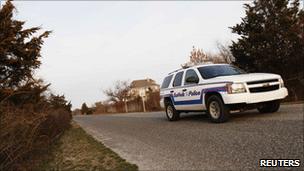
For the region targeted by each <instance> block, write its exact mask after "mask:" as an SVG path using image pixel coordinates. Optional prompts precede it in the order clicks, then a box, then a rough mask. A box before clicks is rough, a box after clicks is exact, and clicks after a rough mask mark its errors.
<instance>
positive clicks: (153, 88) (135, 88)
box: [129, 78, 159, 97]
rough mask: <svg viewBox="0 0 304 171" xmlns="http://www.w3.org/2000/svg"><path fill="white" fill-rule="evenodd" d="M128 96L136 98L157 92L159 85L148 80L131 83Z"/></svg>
mask: <svg viewBox="0 0 304 171" xmlns="http://www.w3.org/2000/svg"><path fill="white" fill-rule="evenodd" d="M129 92H130V96H131V97H137V96H141V95H143V94H146V93H148V92H159V85H158V84H156V82H155V81H154V80H152V79H150V78H147V79H143V80H134V81H132V82H131V89H130V91H129Z"/></svg>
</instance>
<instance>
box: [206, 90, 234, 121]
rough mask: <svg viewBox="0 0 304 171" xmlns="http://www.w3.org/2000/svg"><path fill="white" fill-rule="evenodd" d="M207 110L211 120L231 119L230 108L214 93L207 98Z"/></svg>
mask: <svg viewBox="0 0 304 171" xmlns="http://www.w3.org/2000/svg"><path fill="white" fill-rule="evenodd" d="M207 109H208V110H207V111H208V115H209V117H210V120H211V121H212V122H215V123H222V122H226V121H227V120H228V119H229V114H230V111H229V108H228V107H227V106H226V105H225V104H224V102H223V101H222V99H221V98H220V97H219V96H217V95H212V96H210V97H209V98H208V100H207Z"/></svg>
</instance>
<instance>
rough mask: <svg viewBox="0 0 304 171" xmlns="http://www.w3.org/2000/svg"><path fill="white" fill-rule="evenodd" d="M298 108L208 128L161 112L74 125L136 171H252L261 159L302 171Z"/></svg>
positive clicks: (242, 116) (199, 118)
mask: <svg viewBox="0 0 304 171" xmlns="http://www.w3.org/2000/svg"><path fill="white" fill-rule="evenodd" d="M303 107H304V105H303V104H294V105H282V106H281V108H280V111H279V112H277V113H272V114H260V113H258V112H257V111H256V110H251V111H247V112H243V113H236V114H233V115H232V117H231V120H230V121H229V122H227V123H224V124H214V123H210V122H209V120H208V118H207V117H206V115H202V114H182V118H181V120H179V121H177V122H169V121H167V119H166V117H165V113H164V112H153V113H130V114H113V115H93V116H76V117H74V120H75V121H76V122H78V123H79V124H80V125H81V126H82V127H83V128H84V129H85V130H86V131H87V132H88V133H89V134H91V135H93V136H94V137H95V138H96V139H98V140H100V141H102V142H103V143H104V144H105V145H106V146H108V147H110V148H111V149H112V150H114V151H115V152H117V153H118V154H119V155H120V156H122V157H123V158H125V159H126V160H128V161H129V162H131V163H135V164H137V165H138V166H139V169H141V170H256V169H259V160H260V159H300V160H301V168H297V169H303V165H304V158H303V154H304V153H303V145H304V144H303V131H304V124H303ZM271 169H277V168H271ZM278 169H290V168H278ZM291 169H293V170H294V169H295V168H291Z"/></svg>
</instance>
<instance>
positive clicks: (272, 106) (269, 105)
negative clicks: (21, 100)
mask: <svg viewBox="0 0 304 171" xmlns="http://www.w3.org/2000/svg"><path fill="white" fill-rule="evenodd" d="M279 108H280V101H279V100H275V101H270V102H265V103H264V104H262V105H261V106H259V107H258V111H259V112H260V113H273V112H277V111H278V110H279Z"/></svg>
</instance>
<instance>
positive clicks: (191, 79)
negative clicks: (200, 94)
mask: <svg viewBox="0 0 304 171" xmlns="http://www.w3.org/2000/svg"><path fill="white" fill-rule="evenodd" d="M198 82H199V79H198V77H195V76H190V77H188V78H187V79H186V83H189V84H197V83H198Z"/></svg>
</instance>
